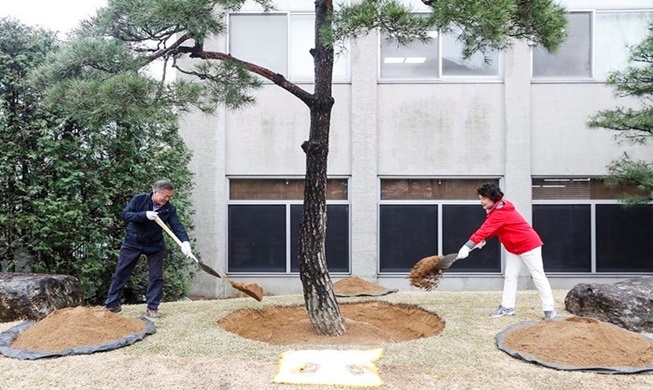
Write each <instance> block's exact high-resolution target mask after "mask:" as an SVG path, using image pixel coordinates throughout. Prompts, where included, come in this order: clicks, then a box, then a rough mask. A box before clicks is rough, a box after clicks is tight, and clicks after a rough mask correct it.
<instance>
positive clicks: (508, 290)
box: [501, 246, 555, 311]
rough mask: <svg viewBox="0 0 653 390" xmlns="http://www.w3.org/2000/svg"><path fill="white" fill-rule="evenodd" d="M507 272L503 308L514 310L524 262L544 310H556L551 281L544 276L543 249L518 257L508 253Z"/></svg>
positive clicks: (504, 282) (502, 301)
mask: <svg viewBox="0 0 653 390" xmlns="http://www.w3.org/2000/svg"><path fill="white" fill-rule="evenodd" d="M506 253H507V254H508V255H507V256H506V272H505V279H504V281H503V297H502V300H501V306H503V307H508V308H514V307H515V300H516V298H517V282H518V280H519V273H520V271H521V267H522V262H523V264H526V266H527V267H528V270H529V271H530V273H531V276H532V277H533V283H535V287H536V288H537V292H538V293H539V294H540V300H541V301H542V310H544V311H549V310H553V309H554V308H555V302H554V301H553V293H552V292H551V285H550V284H549V279H547V278H546V275H545V274H544V264H543V263H542V247H541V246H538V247H537V248H535V249H532V250H530V251H528V252H524V253H522V254H521V255H516V254H514V253H510V252H508V251H506Z"/></svg>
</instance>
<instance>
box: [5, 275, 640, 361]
mask: <svg viewBox="0 0 653 390" xmlns="http://www.w3.org/2000/svg"><path fill="white" fill-rule="evenodd" d="M334 290H337V291H340V292H346V293H350V294H351V293H353V294H363V293H378V292H379V291H381V290H385V289H384V288H383V287H381V286H378V285H375V284H374V283H369V282H366V281H364V280H362V279H360V278H348V279H344V280H342V281H340V283H335V284H334ZM339 307H340V311H341V314H342V316H343V317H344V320H345V326H346V328H347V332H346V333H345V334H344V335H343V336H340V337H337V338H333V337H328V336H319V335H317V334H315V331H314V330H313V328H312V326H311V324H310V321H309V319H308V315H307V313H306V309H305V307H304V306H303V305H301V306H269V307H267V308H264V309H260V310H252V309H245V310H240V311H237V312H234V313H231V314H230V315H228V316H226V317H224V318H223V319H221V320H220V321H219V322H218V324H219V326H221V327H222V328H224V329H226V330H228V331H230V332H233V333H236V334H238V335H240V336H242V337H245V338H249V339H254V340H259V341H263V342H266V343H270V344H276V345H291V344H316V345H320V344H342V345H369V344H377V345H378V344H384V343H395V342H402V341H407V340H413V339H418V338H424V337H431V336H435V335H438V334H440V333H441V332H442V330H443V329H444V326H445V322H444V320H442V319H441V318H440V317H439V316H438V315H437V314H435V313H432V312H429V311H427V310H424V309H422V308H420V307H419V306H416V305H408V304H392V303H388V302H384V301H378V300H377V301H365V302H355V303H342V302H341V303H340V304H339ZM144 326H145V325H144V323H143V321H141V320H140V319H136V318H127V317H123V316H121V315H119V314H115V313H110V312H105V311H102V310H101V309H98V308H95V309H93V308H87V307H76V308H66V309H60V310H57V311H54V312H52V313H51V314H50V315H49V316H48V317H46V318H44V319H43V320H41V321H39V322H37V323H36V324H34V325H32V326H31V327H29V328H27V330H25V331H24V332H23V333H21V334H20V335H19V336H18V337H17V338H16V339H15V340H14V341H13V343H12V345H11V347H12V348H16V349H24V350H36V351H47V352H58V351H62V350H65V349H69V348H73V347H83V346H90V345H96V344H101V343H104V342H108V341H111V340H116V339H120V338H123V337H125V336H127V335H129V334H133V333H137V332H141V331H142V330H143V329H144ZM505 343H506V344H507V345H508V346H509V347H510V348H512V349H514V350H515V351H517V352H519V353H523V354H530V355H534V356H536V357H538V358H540V359H541V360H544V361H547V362H550V363H553V364H560V365H567V366H569V365H571V366H584V367H598V366H624V367H647V366H648V365H653V342H652V341H650V340H648V339H644V338H642V337H638V336H637V335H636V334H634V333H632V332H629V331H626V330H623V329H621V328H618V327H615V326H612V325H611V324H607V323H604V322H601V321H598V320H595V319H592V318H582V317H571V318H568V319H566V320H560V321H540V322H536V323H534V324H533V325H529V326H527V327H523V328H518V329H515V330H513V331H512V332H511V333H510V334H508V335H507V336H506V338H505Z"/></svg>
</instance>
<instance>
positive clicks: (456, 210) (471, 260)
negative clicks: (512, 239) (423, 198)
mask: <svg viewBox="0 0 653 390" xmlns="http://www.w3.org/2000/svg"><path fill="white" fill-rule="evenodd" d="M485 218H486V213H485V210H483V208H482V207H481V206H480V205H444V206H442V244H443V249H444V250H443V252H442V253H443V254H448V253H454V252H458V250H459V249H460V247H461V246H462V245H463V244H465V243H466V242H467V240H469V237H470V236H471V235H472V234H473V233H474V232H475V231H476V230H477V229H478V228H479V227H481V225H482V224H483V222H484V221H485ZM486 243H487V244H486V245H485V246H484V247H483V249H481V250H474V251H472V252H471V253H470V254H469V257H468V258H466V259H464V260H462V261H457V262H455V263H454V264H453V265H452V266H451V268H450V269H449V271H447V272H501V246H500V243H499V240H497V239H496V238H491V239H487V240H486Z"/></svg>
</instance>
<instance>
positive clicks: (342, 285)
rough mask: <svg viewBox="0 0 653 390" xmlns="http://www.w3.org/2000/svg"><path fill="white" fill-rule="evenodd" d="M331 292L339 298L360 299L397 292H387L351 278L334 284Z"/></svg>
mask: <svg viewBox="0 0 653 390" xmlns="http://www.w3.org/2000/svg"><path fill="white" fill-rule="evenodd" d="M333 292H334V293H335V294H336V296H339V297H357V296H358V297H360V296H380V295H386V294H390V293H393V292H397V290H389V289H387V288H385V287H383V286H381V285H378V284H376V283H372V282H368V281H367V280H364V279H361V278H359V277H357V276H353V277H350V278H345V279H341V280H339V281H337V282H335V283H334V284H333Z"/></svg>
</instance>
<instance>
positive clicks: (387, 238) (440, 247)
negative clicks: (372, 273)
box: [379, 179, 501, 273]
mask: <svg viewBox="0 0 653 390" xmlns="http://www.w3.org/2000/svg"><path fill="white" fill-rule="evenodd" d="M487 182H494V183H497V184H498V180H497V179H489V180H488V179H381V193H380V198H381V199H380V202H379V243H380V244H379V271H380V272H381V273H405V272H408V271H410V269H411V268H412V267H413V265H415V263H416V262H417V261H419V260H420V259H422V258H423V257H426V256H432V255H437V254H447V253H453V252H457V251H458V249H460V247H461V246H462V245H463V244H464V243H465V242H467V240H468V239H469V236H471V235H472V233H473V232H474V231H476V229H478V228H479V227H480V226H481V224H482V223H483V221H484V220H485V215H486V214H485V211H484V210H483V208H482V207H481V206H480V205H479V200H478V195H477V194H476V188H477V187H479V186H480V185H481V184H483V183H487ZM448 272H452V273H455V272H486V273H487V272H501V251H500V246H499V243H498V241H497V240H488V244H487V245H486V246H485V247H484V248H483V250H482V251H478V252H474V253H473V255H471V256H470V257H469V258H468V259H466V260H465V261H461V262H457V263H455V264H454V265H453V266H452V267H451V269H450V270H449V271H448Z"/></svg>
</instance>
